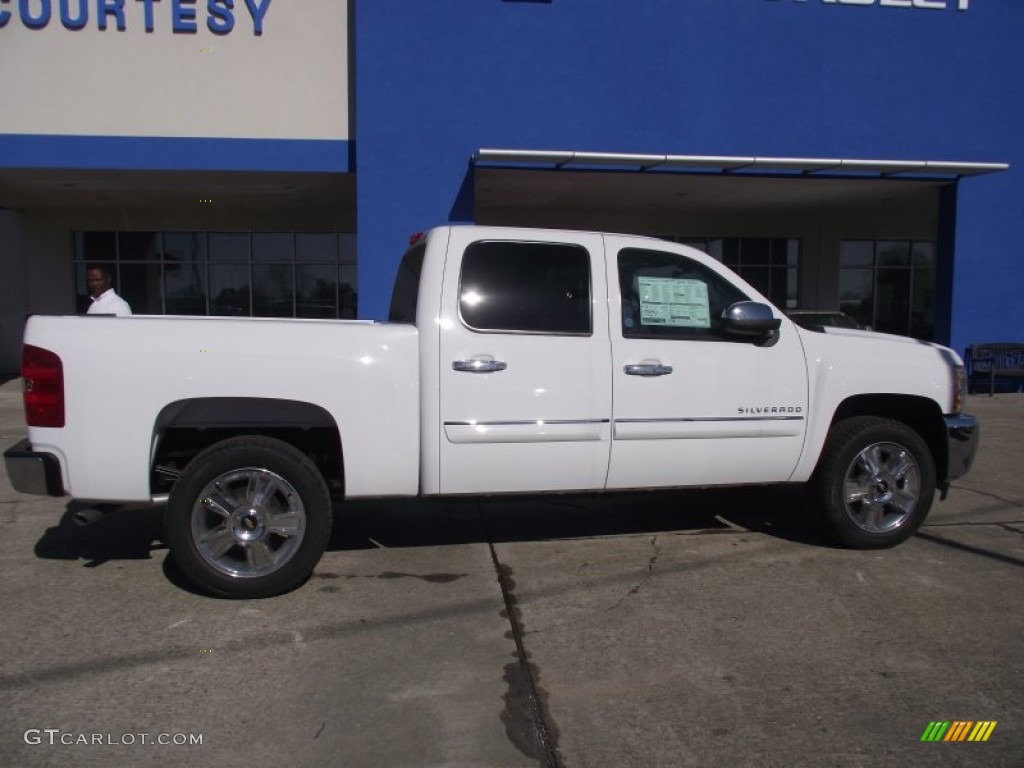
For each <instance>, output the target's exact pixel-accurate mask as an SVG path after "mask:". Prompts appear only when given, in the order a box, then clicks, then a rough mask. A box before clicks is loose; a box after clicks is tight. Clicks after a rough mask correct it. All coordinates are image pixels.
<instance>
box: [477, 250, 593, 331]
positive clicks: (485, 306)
mask: <svg viewBox="0 0 1024 768" xmlns="http://www.w3.org/2000/svg"><path fill="white" fill-rule="evenodd" d="M590 294H591V290H590V254H589V252H588V251H587V250H586V248H583V247H582V246H579V245H571V244H565V243H530V242H507V241H479V242H475V243H472V244H471V245H470V246H469V247H468V248H466V252H465V254H464V256H463V259H462V275H461V277H460V284H459V314H460V316H461V318H462V322H463V323H464V324H465V325H466V327H468V328H470V329H472V330H475V331H485V332H486V331H498V332H501V331H505V332H519V333H548V334H560V335H590V333H591V330H592V328H591V322H592V321H591V312H590Z"/></svg>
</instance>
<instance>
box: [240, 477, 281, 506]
mask: <svg viewBox="0 0 1024 768" xmlns="http://www.w3.org/2000/svg"><path fill="white" fill-rule="evenodd" d="M279 487H280V486H279V485H278V483H277V479H276V477H275V476H274V475H272V474H270V473H269V472H261V473H258V474H252V475H250V476H249V484H248V488H247V489H246V494H245V495H246V499H247V500H248V502H249V504H251V505H252V506H254V507H263V506H265V505H266V504H267V500H268V499H270V498H272V497H273V495H274V494H275V493H276V492H277V491H278V488H279Z"/></svg>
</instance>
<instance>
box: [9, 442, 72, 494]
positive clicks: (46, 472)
mask: <svg viewBox="0 0 1024 768" xmlns="http://www.w3.org/2000/svg"><path fill="white" fill-rule="evenodd" d="M4 466H5V468H6V469H7V477H8V479H10V481H11V485H13V486H14V490H16V491H19V492H20V493H36V494H39V495H41V496H63V495H64V482H63V480H62V478H61V471H60V461H59V460H58V459H57V457H56V456H54V455H53V454H52V453H41V452H40V453H37V452H36V451H33V450H32V447H31V446H30V445H29V442H28V440H22V441H21V442H19V443H15V444H14V445H12V446H11V447H10V448H8V449H7V450H6V451H4Z"/></svg>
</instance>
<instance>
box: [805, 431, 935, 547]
mask: <svg viewBox="0 0 1024 768" xmlns="http://www.w3.org/2000/svg"><path fill="white" fill-rule="evenodd" d="M813 491H814V493H815V495H816V496H817V499H818V502H819V504H820V505H821V508H822V512H823V517H824V521H825V523H826V525H827V526H828V529H829V532H830V533H831V534H832V535H833V536H834V537H835V538H836V539H838V540H839V541H840V542H841V543H843V544H845V545H846V546H848V547H853V548H855V549H884V548H886V547H894V546H896V545H897V544H899V543H901V542H903V541H905V540H906V539H907V538H909V537H910V536H911V535H913V533H914V532H915V531H916V530H917V529H918V528H919V527H920V526H921V524H922V523H923V522H924V519H925V518H926V517H927V516H928V511H929V510H930V509H931V505H932V500H933V498H934V496H935V461H934V459H933V457H932V454H931V451H930V450H929V449H928V446H927V445H926V444H925V442H924V440H922V439H921V436H920V435H918V434H917V432H915V431H914V430H913V429H911V428H910V427H908V426H907V425H906V424H903V423H901V422H898V421H893V420H891V419H883V418H879V417H875V416H858V417H854V418H850V419H846V420H844V421H841V422H839V423H838V424H836V425H834V426H833V427H832V430H831V431H830V432H829V436H828V439H827V440H826V442H825V449H824V451H823V453H822V457H821V461H820V463H819V465H818V469H817V470H816V472H815V477H814V478H813Z"/></svg>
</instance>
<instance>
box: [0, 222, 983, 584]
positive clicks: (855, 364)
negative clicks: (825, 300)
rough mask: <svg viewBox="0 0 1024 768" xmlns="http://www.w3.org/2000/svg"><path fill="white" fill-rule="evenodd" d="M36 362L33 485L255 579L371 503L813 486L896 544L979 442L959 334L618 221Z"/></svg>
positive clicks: (863, 537)
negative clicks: (94, 505) (843, 319)
mask: <svg viewBox="0 0 1024 768" xmlns="http://www.w3.org/2000/svg"><path fill="white" fill-rule="evenodd" d="M22 376H23V378H24V386H25V389H24V401H25V415H26V421H27V425H28V438H27V440H25V441H23V442H21V443H19V444H18V445H16V446H14V447H12V448H11V449H10V450H8V451H7V452H6V453H5V461H6V468H7V472H8V476H9V477H10V479H11V481H12V484H13V485H14V487H15V488H16V489H17V490H19V491H23V492H28V493H40V494H49V495H52V496H63V495H69V496H71V497H73V498H76V499H81V500H90V501H105V502H123V503H137V502H152V503H155V504H165V505H166V509H165V512H164V514H165V538H166V541H167V543H168V545H169V548H170V554H171V557H173V559H174V560H175V561H176V563H177V565H178V566H179V567H180V569H181V571H182V572H183V573H184V574H185V575H186V576H187V577H188V578H189V579H190V580H191V581H192V582H194V583H195V584H196V585H197V586H198V587H200V588H201V589H203V590H205V591H207V592H209V593H212V594H216V595H220V596H225V597H236V598H250V597H266V596H270V595H275V594H280V593H282V592H286V591H289V590H291V589H294V588H295V587H297V586H299V585H300V584H302V583H303V581H304V580H305V579H307V578H308V577H309V575H310V574H311V572H312V571H313V568H314V567H315V566H316V564H317V562H318V560H319V558H320V557H321V555H322V554H323V551H324V549H325V548H326V545H327V543H328V539H329V537H330V533H331V528H332V524H333V514H332V509H333V507H332V503H333V501H335V500H344V499H360V498H369V497H413V496H456V495H462V494H472V495H491V494H512V493H542V492H555V493H557V492H568V491H572V492H580V491H595V492H604V491H614V490H619V489H654V488H680V487H709V486H723V485H738V484H775V483H801V484H807V487H808V489H809V490H810V491H811V496H810V498H811V499H812V500H813V501H814V506H815V508H817V509H819V510H820V515H821V520H822V521H823V522H824V523H825V524H826V527H827V529H828V530H829V531H831V533H832V534H833V535H834V536H835V538H836V539H838V541H839V542H840V543H842V544H844V545H846V546H850V547H854V548H862V549H872V548H881V547H890V546H893V545H896V544H898V543H899V542H901V541H903V540H905V539H906V538H907V537H908V536H910V535H911V534H912V533H913V532H914V531H915V530H916V529H917V528H918V527H919V526H920V525H921V523H922V521H923V520H924V519H925V516H926V515H927V514H928V511H929V508H930V507H931V504H932V501H933V497H934V495H935V492H936V490H938V491H940V493H941V494H942V496H943V497H944V496H945V493H946V491H947V490H948V488H949V485H950V481H951V480H953V479H954V478H957V477H959V476H961V475H963V474H964V473H965V472H966V471H967V470H968V469H969V467H970V465H971V462H972V460H973V457H974V454H975V451H976V447H977V442H978V437H979V427H978V424H977V421H976V419H974V418H973V417H972V416H969V415H966V414H964V413H962V412H961V404H962V400H963V397H964V392H965V382H964V368H963V364H962V361H961V360H960V358H959V357H958V356H957V355H956V353H955V352H953V351H952V350H951V349H948V348H945V347H942V346H939V345H937V344H931V343H925V342H922V341H918V340H914V339H910V338H903V337H897V336H890V335H884V334H879V333H869V332H865V331H860V330H847V329H838V328H828V329H825V328H810V329H804V328H800V327H798V326H797V325H795V324H794V323H793V322H792V321H790V320H789V319H787V318H786V316H785V315H784V313H783V312H781V311H780V310H779V309H777V308H775V307H773V306H772V305H771V304H770V303H769V302H768V301H767V300H766V299H765V298H764V297H763V296H761V295H760V294H759V293H758V292H757V291H756V290H754V288H753V287H751V286H750V285H748V284H747V283H746V282H744V281H743V280H742V279H741V278H740V277H739V276H737V275H736V274H734V273H733V272H731V271H730V270H729V269H727V268H726V267H725V266H723V265H722V264H720V263H719V262H717V261H716V260H715V259H713V258H712V257H710V256H708V255H706V254H704V253H701V252H700V251H697V250H695V249H693V248H690V247H687V246H683V245H679V244H675V243H669V242H664V241H660V240H656V239H651V238H645V237H636V236H626V235H616V234H602V233H593V232H576V231H556V230H530V229H514V228H504V227H483V226H446V227H441V228H437V229H433V230H431V231H430V232H428V233H427V234H425V235H422V236H419V237H418V238H417V239H415V241H414V242H413V244H411V245H410V247H409V249H408V250H407V251H406V253H405V254H404V256H403V258H402V260H401V263H400V265H399V268H398V274H397V278H396V281H395V286H394V292H393V296H392V301H391V307H390V316H389V320H388V322H368V321H342V320H303V319H288V320H280V319H262V318H230V317H172V316H133V317H102V316H95V315H92V316H83V317H48V316H34V317H31V318H29V320H28V323H27V325H26V329H25V335H24V346H23V356H22ZM342 509H343V507H342ZM683 513H685V510H683V509H681V510H680V514H683ZM340 519H342V520H343V515H342V516H340Z"/></svg>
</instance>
